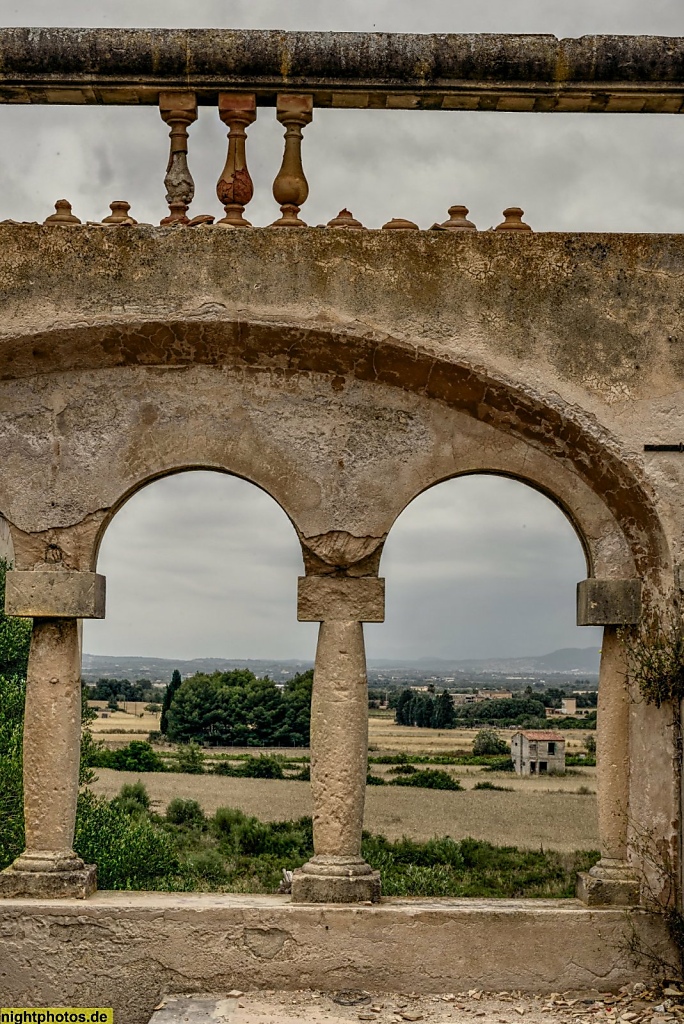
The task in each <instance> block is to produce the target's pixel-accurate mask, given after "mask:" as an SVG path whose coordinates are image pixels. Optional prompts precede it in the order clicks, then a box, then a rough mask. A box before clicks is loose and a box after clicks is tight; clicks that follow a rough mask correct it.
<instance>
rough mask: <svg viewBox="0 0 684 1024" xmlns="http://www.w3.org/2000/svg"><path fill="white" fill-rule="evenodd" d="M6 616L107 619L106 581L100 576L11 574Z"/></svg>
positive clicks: (14, 572)
mask: <svg viewBox="0 0 684 1024" xmlns="http://www.w3.org/2000/svg"><path fill="white" fill-rule="evenodd" d="M5 612H6V613H7V615H18V616H22V617H24V618H46V619H53V618H60V619H103V618H104V617H105V577H104V576H101V575H100V574H99V573H96V572H66V571H56V572H40V571H35V572H22V571H19V570H17V569H13V570H12V571H11V572H8V573H7V584H6V590H5Z"/></svg>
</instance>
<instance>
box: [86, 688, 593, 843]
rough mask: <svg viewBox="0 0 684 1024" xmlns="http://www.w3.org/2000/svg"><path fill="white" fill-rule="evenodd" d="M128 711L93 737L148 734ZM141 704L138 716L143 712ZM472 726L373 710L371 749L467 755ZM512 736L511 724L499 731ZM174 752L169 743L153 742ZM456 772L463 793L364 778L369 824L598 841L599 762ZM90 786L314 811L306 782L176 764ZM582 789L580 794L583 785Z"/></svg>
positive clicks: (161, 797)
mask: <svg viewBox="0 0 684 1024" xmlns="http://www.w3.org/2000/svg"><path fill="white" fill-rule="evenodd" d="M128 708H129V712H128V713H125V712H124V711H117V712H114V713H111V714H110V715H109V717H108V718H106V719H103V718H98V719H96V720H95V721H94V722H93V723H92V730H93V733H94V736H95V738H96V739H100V740H104V741H105V743H106V745H107V746H108V747H117V746H123V745H125V744H127V743H129V742H130V741H131V740H132V739H146V738H147V735H148V734H149V732H150V731H154V730H156V729H157V728H158V716H156V715H154V714H150V713H149V712H143V707H142V705H141V706H139V707H138V708H137V715H136V714H134V713H131V712H133V711H134V706H133V705H132V704H129V705H128ZM141 712H142V715H141ZM474 735H475V731H474V730H472V729H450V730H443V731H442V730H436V729H421V728H417V727H410V728H409V727H406V726H398V725H395V723H394V718H393V716H392V715H388V714H384V715H383V714H377V713H375V714H372V715H371V716H370V718H369V746H370V751H371V757H374V756H378V755H381V754H383V753H389V754H393V753H400V752H404V753H407V754H413V755H419V754H433V755H434V754H439V753H452V754H453V753H469V752H470V750H471V747H472V742H473V738H474ZM500 735H501V736H503V737H504V738H505V739H506V740H507V741H508V742H510V737H511V730H500ZM586 735H587V732H586V731H584V730H577V731H569V732H566V733H565V737H566V741H567V749H568V752H570V753H579V752H580V751H581V750H582V749H583V742H584V738H585V737H586ZM159 749H160V750H162V751H164V749H166V750H168V751H170V749H171V748H169V747H166V748H163V747H161V748H159ZM241 752H244V753H251V754H255V753H258V751H256V750H255V749H254V748H237V747H232V748H228V750H227V751H224V750H221V749H219V748H214V749H212V750H210V751H207V754H208V755H209V756H208V758H207V761H206V767H207V768H210V767H211V765H212V763H213V762H214V761H215V760H216V759H218V758H220V757H221V756H222V754H224V755H225V753H229V754H231V755H235V754H238V753H241ZM276 753H280V754H283V755H286V756H287V757H297V756H299V757H302V758H303V757H306V756H307V755H308V753H309V751H308V750H305V749H302V748H301V747H300V748H294V749H293V748H287V749H281V750H279V751H276ZM371 767H372V772H373V774H374V775H378V776H380V777H382V778H384V779H386V781H388V782H389V781H391V780H392V774H391V772H390V768H389V766H386V765H381V764H373V765H372V766H371ZM443 767H444V768H445V769H446V770H447V771H448V772H449V774H451V775H452V776H453V777H454V778H456V779H458V780H459V782H460V783H461V785H462V786H463V787H464V792H455V793H454V792H442V791H435V790H421V791H420V796H417V793H416V791H415V790H413V789H407V788H401V787H397V786H377V787H375V786H369V787H368V790H367V794H366V817H365V827H366V828H367V829H368V830H369V831H372V832H376V833H382V834H383V835H386V836H387V837H388V838H389V839H392V840H393V839H399V838H401V837H402V836H407V837H409V838H411V839H415V840H419V841H425V840H428V839H430V838H432V837H433V836H435V835H444V834H447V835H450V836H451V837H452V838H454V839H461V838H463V837H465V836H472V837H473V838H475V839H481V840H485V841H487V842H491V843H495V844H510V845H515V846H520V847H524V848H531V849H538V848H539V847H540V846H542V847H544V849H554V850H559V851H564V852H569V851H573V850H579V849H584V850H590V849H595V848H596V847H597V845H598V833H597V820H596V796H595V790H596V769H594V768H590V767H582V768H577V769H574V770H573V772H572V773H571V774H570V773H569V774H568V775H566V776H565V777H562V778H559V777H551V776H545V777H542V778H526V779H523V778H519V777H517V776H515V775H513V774H511V773H490V772H486V773H484V772H482V769H480V768H478V767H474V766H443ZM97 776H98V781H97V782H96V783H95V784H94V786H93V788H94V789H95V791H96V792H98V793H102V794H104V795H106V796H109V797H113V796H115V795H116V794H117V793H118V791H119V790H120V788H121V786H122V785H123V784H124V783H126V782H134V781H135V780H136V779H138V778H140V779H142V781H143V782H144V784H145V786H146V787H147V789H148V792H149V794H150V797H151V799H152V802H153V808H154V809H155V810H158V811H163V810H164V809H165V808H166V806H167V805H168V803H169V802H170V800H172V799H173V798H174V797H176V796H180V797H183V798H186V799H195V800H198V801H199V803H200V804H201V805H202V807H203V808H204V810H205V812H207V813H208V814H213V813H214V812H215V811H216V809H217V808H218V807H222V806H223V807H226V806H228V807H237V808H239V809H240V810H243V811H245V812H246V813H248V814H252V815H255V816H256V817H258V818H260V819H261V820H263V821H280V820H286V819H293V818H298V817H301V816H302V815H306V814H310V813H311V793H310V787H309V786H308V784H307V783H306V782H298V781H293V780H289V779H285V780H280V779H248V778H245V779H242V778H231V777H223V776H216V775H213V774H204V775H190V774H181V773H175V772H166V773H163V774H161V773H145V774H142V775H138V774H137V773H134V772H115V771H112V770H110V769H105V768H98V769H97ZM484 780H486V781H488V782H492V783H494V784H495V785H496V786H503V787H506V790H508V791H507V792H499V791H483V790H475V789H474V786H475V785H476V784H477V782H481V781H484ZM580 789H581V790H582V792H578V791H579V790H580Z"/></svg>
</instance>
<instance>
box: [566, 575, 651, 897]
mask: <svg viewBox="0 0 684 1024" xmlns="http://www.w3.org/2000/svg"><path fill="white" fill-rule="evenodd" d="M640 593H641V584H640V583H639V581H638V580H585V581H584V582H583V583H582V584H580V587H579V591H578V625H580V626H586V625H592V626H601V625H602V626H603V643H602V646H601V667H600V669H599V689H598V714H597V722H596V783H597V785H596V789H597V803H598V825H599V842H600V848H601V859H600V861H599V862H598V864H595V865H594V867H593V868H591V870H590V871H588V872H581V873H580V874H579V875H578V878H577V896H578V898H579V899H581V900H582V901H583V902H584V903H586V904H588V905H589V906H606V905H609V906H632V905H634V904H637V903H638V902H639V883H638V881H637V879H636V875H635V871H634V868H633V867H632V866H631V865H630V864H629V859H628V826H629V685H628V666H627V651H626V647H625V643H624V641H623V639H622V638H621V637H620V635H619V628H620V627H624V626H627V625H633V624H635V623H636V622H637V621H638V619H639V614H640Z"/></svg>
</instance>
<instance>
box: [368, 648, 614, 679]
mask: <svg viewBox="0 0 684 1024" xmlns="http://www.w3.org/2000/svg"><path fill="white" fill-rule="evenodd" d="M600 652H601V649H600V648H599V647H564V648H562V649H561V650H560V651H551V653H550V654H541V655H530V656H529V657H526V658H462V659H459V660H453V661H452V660H450V659H447V658H421V659H419V660H416V661H389V660H383V661H373V660H372V659H371V660H370V661H369V663H368V664H369V666H372V667H373V668H375V669H381V668H384V669H391V668H396V669H408V668H414V669H416V670H419V669H422V670H423V671H425V670H429V669H431V670H432V671H434V672H439V673H441V674H443V673H445V672H487V673H495V674H507V673H511V674H516V675H517V674H519V673H530V674H533V675H538V674H540V673H541V674H544V673H548V674H551V673H562V674H565V675H567V674H568V673H571V674H577V675H592V676H597V675H598V670H599V661H600Z"/></svg>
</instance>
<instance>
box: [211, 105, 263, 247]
mask: <svg viewBox="0 0 684 1024" xmlns="http://www.w3.org/2000/svg"><path fill="white" fill-rule="evenodd" d="M218 111H219V117H220V118H221V120H222V121H223V123H224V124H227V125H228V128H229V132H228V155H227V157H226V165H225V167H224V168H223V170H222V171H221V177H220V178H219V180H218V182H217V185H216V194H217V196H218V197H219V202H220V203H222V204H223V209H224V210H225V213H226V215H225V217H223V218H222V219H221V220H220V221H218V222H217V223H219V224H224V225H226V226H227V227H231V228H251V226H252V225H251V224H250V222H249V221H248V220H245V218H244V216H243V214H244V210H245V206H246V205H247V203H249V202H250V200H251V198H252V196H253V195H254V185H253V184H252V179H251V177H250V174H249V170H248V169H247V158H246V156H245V140H246V139H247V132H246V131H245V129H246V128H247V126H248V125H250V124H253V122H254V121H256V116H257V114H256V96H255V95H254V93H231V92H220V93H219V103H218Z"/></svg>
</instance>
